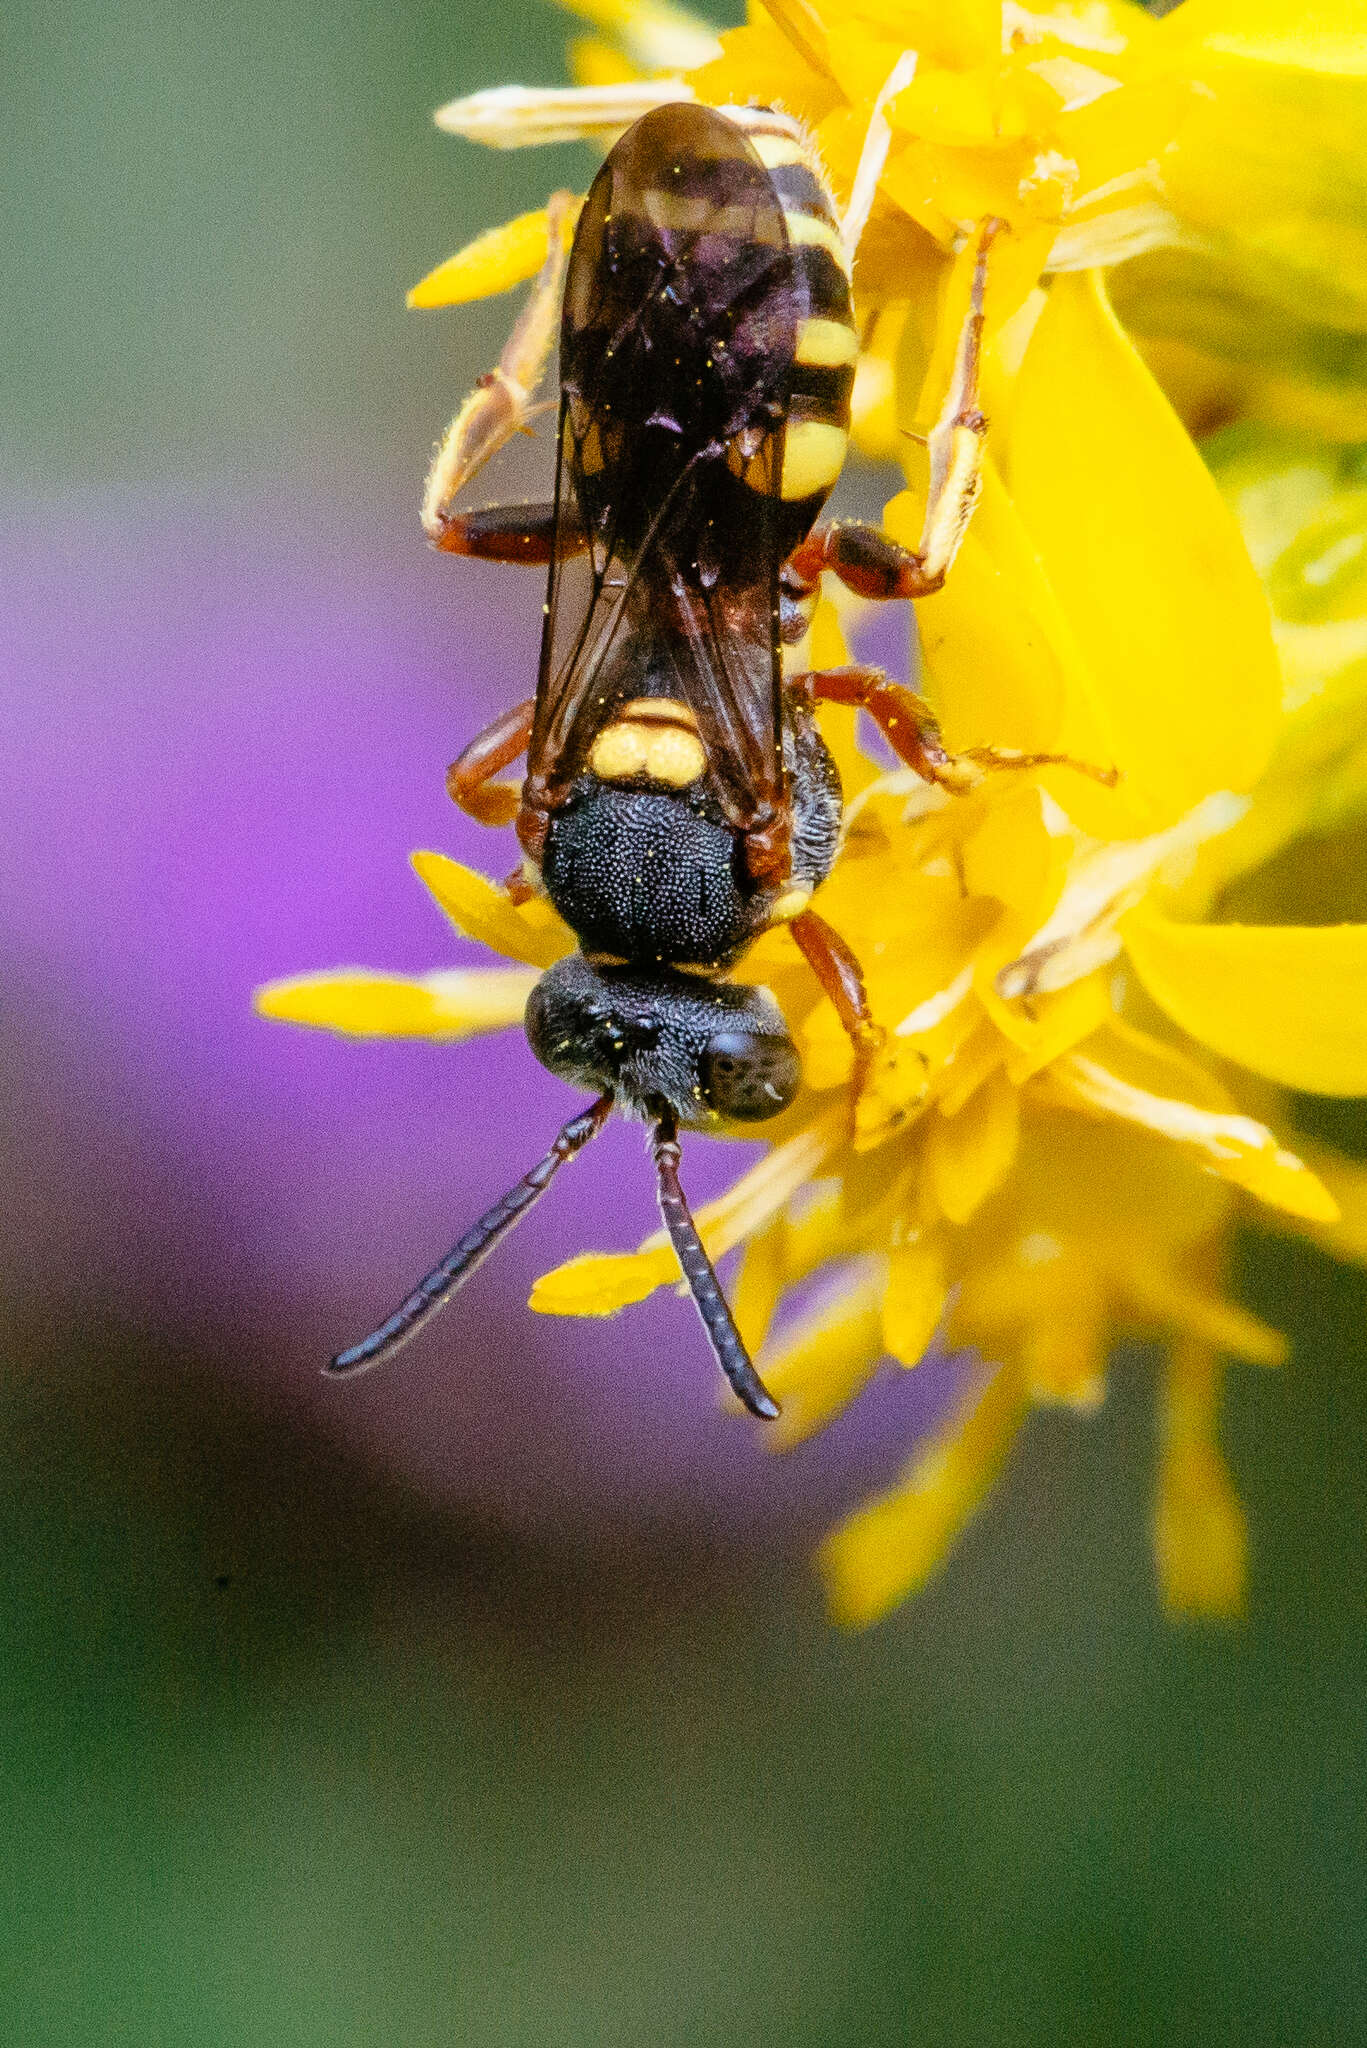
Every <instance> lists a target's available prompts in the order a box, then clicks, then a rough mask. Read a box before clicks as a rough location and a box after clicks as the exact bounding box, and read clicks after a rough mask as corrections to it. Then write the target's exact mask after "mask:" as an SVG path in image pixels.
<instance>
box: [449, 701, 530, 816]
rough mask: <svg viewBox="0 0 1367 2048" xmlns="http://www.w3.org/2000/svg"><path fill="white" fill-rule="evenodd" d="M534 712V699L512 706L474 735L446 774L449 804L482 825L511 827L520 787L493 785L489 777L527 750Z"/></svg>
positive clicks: (504, 783)
mask: <svg viewBox="0 0 1367 2048" xmlns="http://www.w3.org/2000/svg"><path fill="white" fill-rule="evenodd" d="M535 710H536V699H535V698H534V697H528V698H527V700H526V702H525V703H523V704H514V706H513V708H512V710H511V711H505V712H503V713H502V715H501V716H500V717H498V718H496V719H495V720H494V722H493V724H492V725H486V726H485V728H484V730H483V732H481V733H476V735H475V737H474V738H473V739H472V740H471V742H470V744H469V746H468V747H466V748H465V750H464V751H463V753H461V754H458V755H457V757H456V759H455V760H454V761H453V762H452V763H451V766H450V767H449V768H448V769H447V771H446V789H447V794H448V795H449V796H450V798H451V800H452V802H453V803H458V804H459V805H460V807H461V809H462V810H463V811H468V812H469V814H470V816H471V817H472V818H478V820H479V822H480V824H481V825H511V824H512V822H513V819H514V818H515V817H516V816H517V811H518V805H519V804H520V802H521V800H522V791H521V788H520V787H519V785H518V784H517V783H515V782H494V781H493V780H492V779H491V778H492V777H493V776H495V775H498V774H500V773H501V772H502V770H503V769H505V768H507V767H508V766H509V765H510V763H511V762H513V761H515V760H516V759H517V757H518V755H519V754H524V753H525V752H526V751H527V742H528V740H529V739H530V738H531V736H532V714H533V712H534V711H535Z"/></svg>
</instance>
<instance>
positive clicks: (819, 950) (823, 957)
mask: <svg viewBox="0 0 1367 2048" xmlns="http://www.w3.org/2000/svg"><path fill="white" fill-rule="evenodd" d="M788 930H789V931H790V932H791V933H792V935H793V937H794V939H795V940H796V941H797V946H798V950H799V951H800V952H801V954H802V957H803V959H804V960H805V961H806V962H807V965H808V966H809V967H810V968H811V970H812V973H813V974H814V975H815V976H816V978H817V980H818V981H819V982H820V984H821V989H822V993H823V994H824V995H827V996H829V997H830V999H831V1001H832V1003H833V1004H834V1005H835V1013H836V1015H837V1017H839V1019H840V1022H841V1023H842V1024H843V1025H844V1027H845V1030H846V1031H847V1032H848V1033H849V1038H850V1043H851V1044H852V1045H853V1047H854V1092H855V1096H856V1098H858V1096H859V1095H860V1093H861V1092H862V1090H863V1086H864V1079H865V1076H866V1075H867V1073H868V1070H869V1066H870V1064H871V1063H872V1060H873V1056H874V1054H875V1053H876V1052H877V1051H878V1048H879V1046H880V1045H881V1044H882V1043H883V1035H884V1034H883V1029H882V1026H881V1025H878V1024H875V1023H874V1021H873V1012H872V1010H871V1009H870V1008H869V997H868V991H867V989H866V988H865V987H864V970H863V969H862V967H861V966H860V965H859V962H858V960H857V959H856V958H855V956H854V954H853V953H852V952H851V950H850V948H849V947H848V946H847V945H846V943H845V941H844V940H843V939H842V938H841V936H840V934H839V932H838V931H836V930H835V929H834V927H833V926H831V925H828V924H827V922H826V920H825V918H824V917H818V916H817V914H816V912H815V911H814V910H803V911H800V912H799V913H798V915H797V916H796V917H795V918H793V919H792V921H791V923H790V924H789V926H788Z"/></svg>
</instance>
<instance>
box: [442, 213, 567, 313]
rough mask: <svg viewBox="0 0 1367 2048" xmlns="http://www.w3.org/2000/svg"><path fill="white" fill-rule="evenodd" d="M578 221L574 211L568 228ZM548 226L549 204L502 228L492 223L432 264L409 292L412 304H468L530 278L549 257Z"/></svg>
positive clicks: (489, 296)
mask: <svg viewBox="0 0 1367 2048" xmlns="http://www.w3.org/2000/svg"><path fill="white" fill-rule="evenodd" d="M573 226H574V216H573V215H570V217H569V219H568V220H567V222H566V231H567V232H568V231H569V230H570V229H572V228H573ZM548 231H549V230H548V224H547V216H546V209H545V207H544V206H542V207H538V208H537V210H536V212H535V213H520V214H519V215H518V217H517V219H516V220H509V221H505V222H504V224H503V226H502V227H501V228H488V229H486V230H485V232H484V233H483V234H482V235H476V237H475V239H474V241H473V242H467V243H466V245H465V247H464V248H463V249H458V250H457V251H456V254H455V255H454V256H448V257H447V259H446V261H445V262H444V263H439V264H438V265H437V267H436V269H435V270H429V271H428V273H427V275H426V277H425V278H423V279H422V281H421V283H420V284H415V285H414V287H413V289H412V291H411V292H410V293H409V294H408V304H409V305H410V306H413V307H420V308H422V309H424V310H427V309H429V308H431V307H434V306H463V305H466V304H467V303H468V302H469V301H470V300H471V299H490V298H493V297H494V295H495V293H497V292H509V291H511V290H512V289H513V286H514V285H518V284H525V283H526V281H527V279H528V278H529V277H535V276H536V273H537V271H538V270H540V268H541V266H542V264H543V263H544V262H545V260H546V247H547V241H546V237H547V234H548Z"/></svg>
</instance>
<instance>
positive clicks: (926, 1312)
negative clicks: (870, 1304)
mask: <svg viewBox="0 0 1367 2048" xmlns="http://www.w3.org/2000/svg"><path fill="white" fill-rule="evenodd" d="M948 1299H949V1283H948V1281H947V1280H946V1278H945V1254H944V1246H943V1245H942V1244H941V1242H940V1241H939V1239H938V1238H937V1237H930V1236H927V1235H924V1234H919V1233H918V1234H917V1235H916V1236H914V1237H910V1238H908V1239H907V1241H906V1242H905V1243H904V1244H899V1245H896V1246H894V1248H893V1251H892V1255H891V1257H890V1258H889V1260H888V1277H887V1289H886V1292H885V1294H884V1296H883V1323H882V1332H883V1335H882V1345H881V1347H880V1348H881V1349H883V1350H886V1351H890V1352H891V1353H892V1356H893V1357H894V1358H895V1359H896V1360H897V1361H898V1363H899V1364H900V1365H919V1364H920V1363H921V1360H922V1359H923V1358H924V1357H925V1355H926V1352H927V1351H928V1350H929V1348H930V1342H931V1339H932V1338H933V1337H934V1335H935V1332H936V1330H937V1329H938V1328H939V1324H940V1318H941V1316H942V1315H943V1314H944V1312H945V1303H946V1302H947V1301H948Z"/></svg>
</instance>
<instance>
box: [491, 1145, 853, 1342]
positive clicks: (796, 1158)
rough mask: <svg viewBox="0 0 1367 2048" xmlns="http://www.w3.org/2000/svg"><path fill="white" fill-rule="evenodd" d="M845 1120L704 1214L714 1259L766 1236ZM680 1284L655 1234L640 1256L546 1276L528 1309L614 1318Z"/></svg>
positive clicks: (610, 1257) (776, 1159)
mask: <svg viewBox="0 0 1367 2048" xmlns="http://www.w3.org/2000/svg"><path fill="white" fill-rule="evenodd" d="M844 1120H845V1112H844V1110H843V1109H841V1110H836V1111H833V1112H828V1113H827V1114H826V1115H824V1116H821V1117H818V1118H817V1119H816V1121H815V1122H813V1123H811V1124H808V1125H807V1126H806V1127H805V1128H804V1129H802V1130H799V1131H797V1132H795V1133H794V1135H793V1136H792V1137H791V1138H788V1139H786V1140H785V1141H784V1143H783V1144H781V1145H776V1146H775V1147H774V1149H773V1150H772V1151H771V1152H768V1153H766V1154H765V1156H764V1158H762V1159H761V1160H759V1161H758V1162H757V1163H756V1164H755V1165H754V1166H752V1167H751V1168H750V1171H749V1172H748V1173H744V1174H742V1175H741V1177H740V1179H739V1180H738V1181H737V1182H736V1183H735V1184H734V1186H732V1187H730V1188H728V1189H727V1191H726V1193H725V1194H724V1195H722V1196H721V1197H720V1198H719V1199H718V1200H717V1201H715V1202H709V1203H707V1204H706V1206H705V1207H704V1208H702V1209H700V1210H699V1211H698V1215H697V1224H698V1229H699V1232H700V1233H701V1236H702V1241H703V1243H704V1244H705V1245H706V1247H707V1251H708V1255H709V1257H711V1258H713V1259H720V1258H722V1257H723V1256H724V1255H725V1254H726V1253H727V1252H729V1251H730V1250H731V1249H732V1247H733V1246H735V1245H738V1244H740V1243H741V1241H742V1240H743V1239H744V1238H747V1237H750V1236H752V1235H754V1234H755V1233H756V1232H758V1231H760V1230H763V1228H764V1227H765V1225H766V1224H768V1223H769V1222H771V1221H772V1219H773V1218H774V1217H775V1216H776V1215H778V1213H779V1211H780V1210H781V1209H782V1208H783V1207H784V1206H785V1204H786V1203H787V1202H789V1201H790V1200H791V1199H792V1197H793V1195H794V1194H796V1192H797V1190H798V1189H799V1188H800V1187H802V1186H803V1185H804V1184H805V1183H806V1182H807V1181H809V1180H812V1179H814V1178H815V1176H816V1175H817V1174H818V1173H819V1172H820V1170H821V1167H822V1165H823V1163H824V1162H825V1159H826V1157H827V1154H828V1153H829V1152H830V1151H831V1150H832V1149H833V1148H834V1147H835V1146H836V1145H837V1144H838V1143H839V1141H840V1137H841V1134H842V1132H843V1129H844ZM678 1278H679V1262H678V1260H677V1259H676V1258H675V1256H674V1252H673V1248H672V1246H671V1245H670V1244H669V1243H668V1241H667V1240H666V1239H665V1237H664V1232H663V1231H657V1232H653V1233H652V1234H651V1236H650V1237H648V1238H647V1239H646V1241H645V1243H644V1244H643V1245H642V1246H641V1247H640V1249H639V1250H638V1251H634V1252H584V1253H582V1254H581V1255H580V1256H579V1257H578V1258H574V1259H570V1260H568V1261H567V1262H566V1263H565V1264H564V1265H563V1266H557V1267H556V1268H555V1270H554V1272H551V1273H544V1274H543V1275H542V1276H541V1278H540V1279H539V1280H538V1281H537V1282H536V1284H535V1286H534V1287H533V1288H532V1292H531V1301H530V1306H531V1307H532V1308H534V1309H536V1310H537V1312H538V1313H539V1314H541V1315H548V1316H610V1315H615V1314H616V1312H617V1310H618V1309H619V1308H627V1307H629V1306H630V1305H631V1304H632V1303H633V1302H637V1301H644V1300H645V1298H646V1296H647V1295H648V1294H653V1293H654V1291H655V1289H656V1288H657V1287H664V1286H667V1285H668V1283H669V1282H670V1281H671V1280H677V1279H678Z"/></svg>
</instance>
